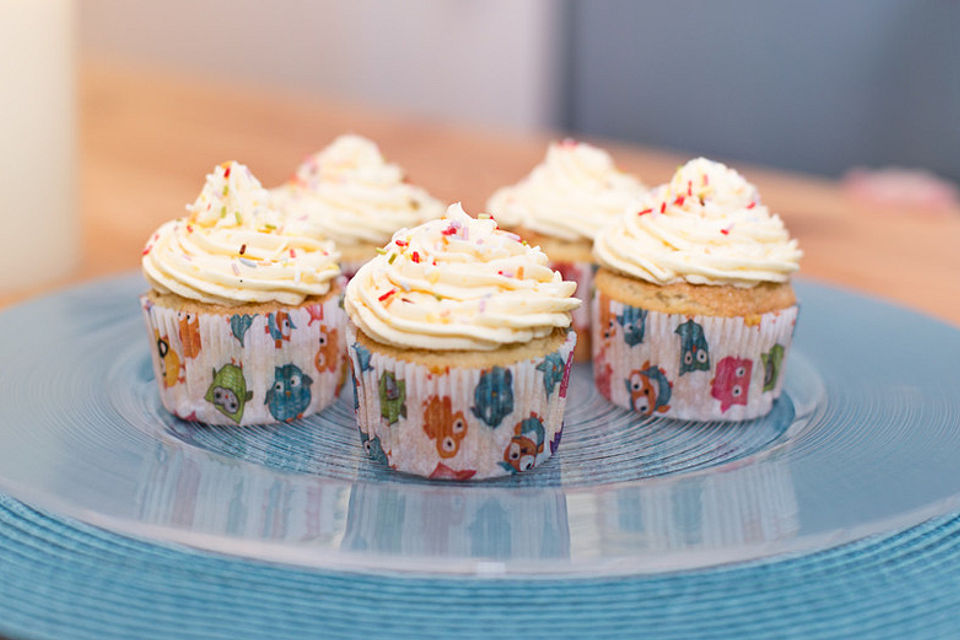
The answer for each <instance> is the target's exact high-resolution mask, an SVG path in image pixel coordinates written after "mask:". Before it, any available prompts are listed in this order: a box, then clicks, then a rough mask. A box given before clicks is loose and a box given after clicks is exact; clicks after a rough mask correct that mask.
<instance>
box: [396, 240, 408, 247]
mask: <svg viewBox="0 0 960 640" xmlns="http://www.w3.org/2000/svg"><path fill="white" fill-rule="evenodd" d="M393 244H395V245H397V246H398V247H405V246H407V243H406V242H404V241H403V240H394V241H393Z"/></svg>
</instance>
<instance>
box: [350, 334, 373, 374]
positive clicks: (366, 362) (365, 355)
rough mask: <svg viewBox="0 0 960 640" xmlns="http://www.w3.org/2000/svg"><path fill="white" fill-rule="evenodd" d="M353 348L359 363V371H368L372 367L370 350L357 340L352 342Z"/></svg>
mask: <svg viewBox="0 0 960 640" xmlns="http://www.w3.org/2000/svg"><path fill="white" fill-rule="evenodd" d="M353 350H354V351H356V352H357V364H358V365H360V373H361V374H362V373H363V372H364V371H370V369H373V367H372V366H371V365H370V356H371V354H370V350H369V349H367V348H366V347H365V346H363V345H362V344H360V343H359V342H357V343H354V345H353Z"/></svg>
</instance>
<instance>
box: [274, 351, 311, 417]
mask: <svg viewBox="0 0 960 640" xmlns="http://www.w3.org/2000/svg"><path fill="white" fill-rule="evenodd" d="M311 384H313V379H312V378H311V377H310V376H308V375H306V374H305V373H304V372H303V371H301V370H300V367H298V366H297V365H295V364H285V365H283V366H282V367H277V368H276V369H275V370H274V381H273V386H272V387H270V389H269V390H268V391H267V397H266V399H265V400H264V401H263V403H264V404H265V405H267V406H268V407H269V408H270V415H272V416H273V417H274V418H276V419H277V420H280V421H282V422H289V421H290V420H294V419H296V418H300V417H302V416H303V412H304V411H306V409H307V407H308V406H309V405H310V385H311Z"/></svg>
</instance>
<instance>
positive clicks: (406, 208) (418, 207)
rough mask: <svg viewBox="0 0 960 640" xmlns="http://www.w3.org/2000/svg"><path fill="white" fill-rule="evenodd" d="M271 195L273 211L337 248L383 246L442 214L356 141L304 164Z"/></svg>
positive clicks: (367, 144)
mask: <svg viewBox="0 0 960 640" xmlns="http://www.w3.org/2000/svg"><path fill="white" fill-rule="evenodd" d="M271 195H272V196H273V198H274V204H275V206H277V207H278V208H279V209H281V210H282V211H284V212H286V213H288V214H289V215H291V216H293V217H295V218H300V219H303V220H310V221H312V223H313V224H316V225H318V226H319V227H320V228H321V229H322V230H323V231H324V233H326V234H327V235H328V236H329V237H330V238H332V239H333V240H334V241H335V242H337V244H338V245H339V246H347V245H354V244H375V245H378V246H379V245H383V244H385V243H386V242H388V241H389V240H390V237H391V236H392V235H393V233H394V232H395V231H397V230H398V229H402V228H405V227H413V226H416V225H418V224H420V223H421V222H423V221H425V220H430V219H433V218H438V217H440V216H441V215H442V214H443V205H442V204H441V203H440V201H439V200H437V199H435V198H433V197H432V196H430V194H428V193H427V192H426V191H425V190H423V189H421V188H420V187H416V186H414V185H412V184H408V183H406V182H404V175H403V171H402V170H401V169H400V168H399V167H398V166H396V165H394V164H389V163H387V162H386V161H385V160H384V158H383V156H382V155H381V154H380V150H379V149H378V148H377V145H375V144H374V143H373V142H371V141H370V140H367V139H366V138H362V137H360V136H355V135H345V136H340V137H339V138H337V139H336V140H334V142H333V143H332V144H330V146H328V147H327V148H326V149H324V150H323V151H320V152H319V153H316V154H314V155H312V156H310V157H309V158H307V159H306V160H305V161H304V162H303V164H301V165H300V167H299V168H298V169H297V172H296V175H295V176H294V178H293V180H292V181H291V182H289V183H287V184H285V185H282V186H280V187H277V188H275V189H272V190H271Z"/></svg>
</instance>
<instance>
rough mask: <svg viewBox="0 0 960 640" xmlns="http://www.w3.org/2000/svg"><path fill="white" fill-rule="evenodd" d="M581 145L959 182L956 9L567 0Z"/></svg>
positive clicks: (950, 3) (570, 82) (927, 4)
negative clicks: (610, 140) (617, 144)
mask: <svg viewBox="0 0 960 640" xmlns="http://www.w3.org/2000/svg"><path fill="white" fill-rule="evenodd" d="M568 9H569V12H568V16H567V18H568V20H567V29H568V35H569V47H570V48H569V49H568V51H567V55H568V60H569V64H570V73H569V74H567V79H566V86H565V89H564V91H565V99H564V101H563V104H564V115H563V120H564V124H565V126H566V127H567V128H569V129H571V130H573V131H575V132H582V133H589V134H596V135H603V136H610V137H617V138H625V139H629V140H634V141H637V142H641V143H646V144H651V145H656V146H663V147H672V148H676V149H680V150H683V151H687V152H689V153H691V154H705V155H715V156H723V157H727V158H731V159H736V160H743V161H751V162H760V163H767V164H771V165H774V166H780V167H784V168H790V169H799V170H803V171H809V172H814V173H822V174H827V175H837V174H839V173H842V172H843V171H844V170H845V169H847V168H849V167H850V166H852V165H868V166H877V165H886V164H896V165H901V166H914V167H924V168H928V169H931V170H934V171H936V172H938V173H940V174H942V175H945V176H948V177H951V178H953V179H960V2H958V1H955V0H920V1H914V2H910V1H908V0H812V1H804V2H796V1H790V2H788V1H785V0H773V1H764V0H738V1H733V0H720V1H716V2H708V1H707V0H672V1H670V2H653V1H644V2H631V1H629V0H592V1H589V0H571V2H570V4H569V5H568Z"/></svg>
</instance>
